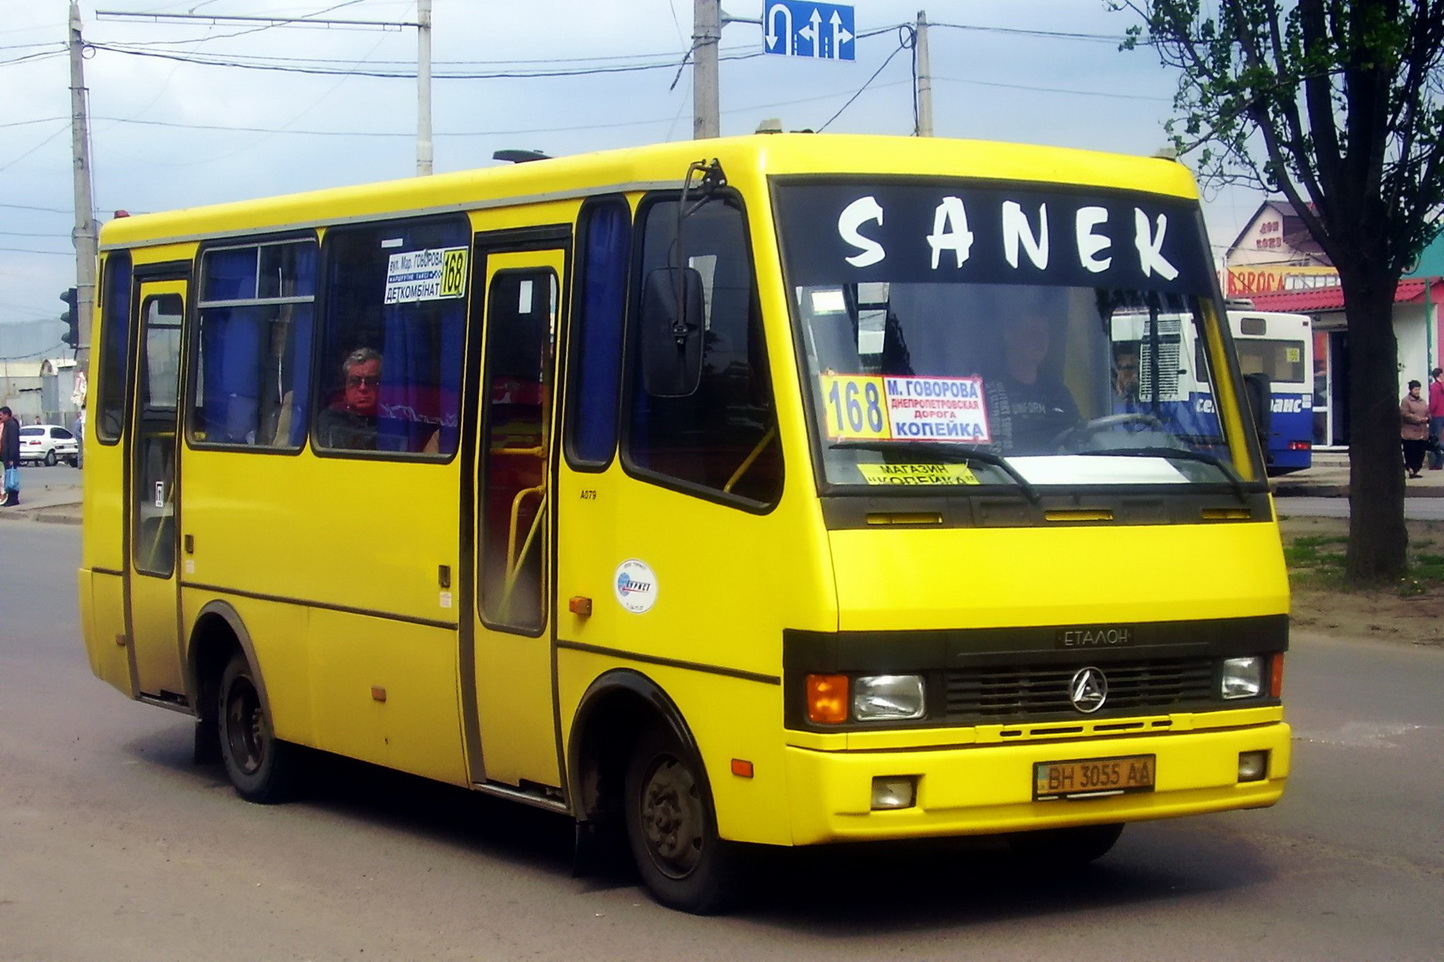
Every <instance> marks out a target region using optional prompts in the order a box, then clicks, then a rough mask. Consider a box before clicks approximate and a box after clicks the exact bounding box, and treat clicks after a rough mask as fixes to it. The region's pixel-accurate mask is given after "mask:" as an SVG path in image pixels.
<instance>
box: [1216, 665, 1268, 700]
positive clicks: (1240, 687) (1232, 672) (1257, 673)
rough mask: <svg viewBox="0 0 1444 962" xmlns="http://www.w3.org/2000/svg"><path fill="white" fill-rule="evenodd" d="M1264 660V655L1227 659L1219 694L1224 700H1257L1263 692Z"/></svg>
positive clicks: (1220, 681)
mask: <svg viewBox="0 0 1444 962" xmlns="http://www.w3.org/2000/svg"><path fill="white" fill-rule="evenodd" d="M1263 678H1264V659H1263V656H1262V655H1250V656H1249V657H1247V658H1225V659H1224V660H1223V675H1222V676H1221V678H1220V679H1219V694H1220V695H1222V696H1223V697H1224V698H1257V697H1258V696H1259V694H1260V693H1262V692H1263Z"/></svg>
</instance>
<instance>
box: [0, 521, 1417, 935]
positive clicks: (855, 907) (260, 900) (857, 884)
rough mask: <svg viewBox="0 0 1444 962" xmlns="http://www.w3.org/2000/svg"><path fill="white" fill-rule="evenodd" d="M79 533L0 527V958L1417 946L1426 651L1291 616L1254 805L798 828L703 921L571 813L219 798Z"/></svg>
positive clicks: (211, 771)
mask: <svg viewBox="0 0 1444 962" xmlns="http://www.w3.org/2000/svg"><path fill="white" fill-rule="evenodd" d="M78 539H79V529H78V528H77V527H74V526H69V525H48V524H40V523H34V522H28V521H15V522H13V523H10V524H5V525H0V564H3V570H4V571H5V572H6V575H5V584H6V588H5V590H4V591H3V592H0V959H4V960H25V962H52V960H66V962H68V960H99V959H104V960H106V962H129V960H135V962H142V960H143V962H155V960H170V959H174V960H182V959H184V960H192V959H205V960H207V962H226V960H245V962H254V960H258V959H264V960H291V959H295V960H301V959H316V960H342V959H344V960H371V962H375V960H393V959H394V960H430V959H507V960H510V959H539V960H552V959H555V960H563V959H566V960H572V959H585V960H588V962H592V960H611V959H617V960H623V959H625V960H628V962H639V960H653V959H670V958H676V959H687V960H689V962H701V960H711V959H717V960H727V962H737V960H754V959H757V960H771V959H779V960H780V959H789V960H796V959H827V960H829V962H831V960H851V959H878V958H895V959H909V960H911V959H932V960H937V959H964V958H967V959H989V960H1005V962H1006V960H1029V962H1034V960H1041V959H1062V958H1067V959H1069V960H1080V962H1091V960H1125V959H1126V960H1205V959H1206V960H1209V962H1225V960H1235V959H1237V960H1247V962H1259V960H1265V959H1267V960H1309V962H1317V960H1325V959H1341V960H1345V959H1346V960H1372V962H1380V960H1416V959H1417V960H1434V959H1437V958H1439V957H1440V955H1441V949H1440V946H1441V944H1444V921H1441V918H1444V915H1441V912H1440V908H1439V906H1440V905H1444V821H1441V819H1440V817H1439V816H1440V812H1441V803H1440V799H1441V797H1444V764H1441V761H1444V749H1441V744H1444V740H1441V734H1444V698H1441V697H1440V692H1441V691H1444V651H1441V650H1439V649H1424V648H1414V647H1409V646H1403V645H1398V644H1392V643H1381V642H1377V641H1373V640H1353V639H1334V638H1328V637H1323V636H1318V635H1311V634H1307V633H1297V634H1296V635H1295V642H1294V649H1293V651H1292V652H1291V653H1290V655H1289V666H1288V671H1287V680H1286V695H1287V696H1288V698H1289V705H1290V707H1289V714H1290V718H1291V720H1292V721H1293V722H1294V724H1295V725H1296V736H1297V737H1296V742H1295V747H1296V756H1295V775H1294V778H1293V780H1292V782H1291V785H1290V788H1289V791H1288V793H1287V794H1286V796H1285V799H1284V801H1283V802H1282V803H1281V804H1280V805H1279V806H1277V807H1276V808H1273V809H1270V810H1268V811H1264V812H1238V813H1229V814H1226V815H1220V816H1208V817H1202V818H1194V819H1186V820H1180V821H1170V822H1157V823H1150V824H1141V825H1134V826H1131V827H1130V828H1129V829H1128V831H1127V832H1125V833H1124V836H1123V839H1122V841H1121V842H1120V843H1119V845H1118V847H1117V848H1116V849H1115V850H1114V851H1113V853H1112V854H1110V855H1109V856H1108V857H1106V858H1105V859H1104V860H1102V861H1101V862H1100V863H1098V864H1097V865H1096V866H1094V867H1093V868H1091V869H1087V870H1082V871H1078V872H1070V873H1060V874H1056V875H1054V874H1046V873H1044V874H1039V873H1037V872H1033V871H1029V870H1027V869H1026V868H1025V867H1024V866H1022V865H1021V864H1020V863H1018V862H1016V861H1014V860H1013V859H1011V858H1009V857H1008V856H1006V855H1004V854H1001V853H999V852H997V851H995V850H993V849H990V848H987V847H985V846H982V847H980V846H976V845H962V844H954V843H941V842H933V843H928V844H920V845H911V846H886V847H866V848H849V849H833V850H826V851H820V852H792V853H785V854H784V855H783V856H782V857H778V858H775V859H772V860H770V861H769V863H768V868H767V871H766V872H765V873H763V875H762V876H761V877H759V879H758V881H757V884H756V887H755V890H754V892H753V897H752V900H751V905H750V906H749V907H748V908H746V909H744V910H743V911H741V912H739V913H738V914H735V915H732V916H729V917H724V918H711V919H702V918H694V917H690V916H686V915H681V914H678V913H675V912H670V911H667V910H665V909H662V908H659V907H657V906H656V905H655V904H653V903H652V902H651V901H650V900H649V899H648V898H647V897H646V895H645V894H644V893H643V892H642V890H641V889H640V888H639V887H638V885H637V884H636V882H635V880H634V879H632V878H630V877H628V876H626V875H625V874H621V875H614V876H608V877H601V878H597V877H590V878H575V877H573V876H572V873H571V861H570V859H571V855H570V843H571V827H570V824H569V823H568V822H567V821H566V820H564V819H560V818H557V817H554V816H551V815H547V814H543V813H540V812H534V811H532V810H529V809H525V808H522V807H517V806H510V805H507V804H505V803H501V802H497V801H494V800H491V799H485V798H480V797H476V796H473V795H471V794H468V793H466V792H464V791H461V790H457V789H451V788H448V787H445V786H438V785H433V784H430V783H426V782H422V781H418V780H415V779H410V778H406V777H401V776H395V775H391V774H388V773H384V772H380V771H377V770H375V769H371V768H369V767H366V766H361V765H354V764H348V763H341V762H338V761H330V762H322V763H318V766H317V772H318V776H319V778H318V781H319V785H318V787H317V788H315V789H314V790H313V791H312V793H311V794H310V796H309V797H308V798H307V799H305V800H303V801H300V802H296V803H292V804H290V805H285V806H278V807H261V806H256V805H250V804H247V803H245V802H242V801H241V800H239V799H238V798H237V797H236V796H235V795H234V794H233V793H232V791H231V789H230V787H229V786H228V784H227V783H226V781H225V776H224V774H223V772H222V771H220V769H219V768H217V767H213V766H202V767H196V766H194V765H192V764H191V761H190V747H191V746H190V734H191V724H190V721H189V719H187V718H186V717H185V716H182V715H178V714H174V713H171V712H167V711H164V710H161V709H157V708H152V707H149V706H144V705H139V704H135V703H132V702H129V701H127V700H126V699H125V698H124V697H123V696H122V695H120V694H119V693H117V692H115V691H113V690H111V689H110V688H108V687H106V686H105V685H103V684H102V683H101V682H99V681H97V680H96V679H94V678H93V677H92V676H91V674H90V671H89V667H88V665H87V664H86V660H85V657H84V654H83V649H82V646H81V644H80V641H79V637H78V624H77V615H76V605H75V600H74V594H75V592H74V567H75V562H76V557H77V554H78V547H77V546H78Z"/></svg>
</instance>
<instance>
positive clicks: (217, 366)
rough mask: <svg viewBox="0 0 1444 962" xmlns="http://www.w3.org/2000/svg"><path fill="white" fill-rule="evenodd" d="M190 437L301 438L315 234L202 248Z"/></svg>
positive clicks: (286, 441)
mask: <svg viewBox="0 0 1444 962" xmlns="http://www.w3.org/2000/svg"><path fill="white" fill-rule="evenodd" d="M200 281H201V283H200V299H199V304H198V309H199V314H200V335H199V337H198V338H197V342H198V346H197V352H198V357H197V359H196V367H195V370H196V377H195V383H194V384H192V385H191V390H192V391H193V392H194V397H193V400H192V403H191V420H190V425H189V428H190V438H191V442H192V443H193V444H228V445H229V444H240V445H249V446H254V447H263V448H290V449H296V448H299V447H300V446H301V441H302V439H303V438H304V437H305V428H306V402H307V398H308V397H309V395H310V384H309V378H310V370H311V329H312V317H313V311H314V305H315V300H316V242H315V240H314V239H304V240H285V241H274V242H267V243H261V244H247V245H245V246H242V247H224V248H212V249H210V250H207V251H206V252H205V253H204V254H202V255H201V277H200Z"/></svg>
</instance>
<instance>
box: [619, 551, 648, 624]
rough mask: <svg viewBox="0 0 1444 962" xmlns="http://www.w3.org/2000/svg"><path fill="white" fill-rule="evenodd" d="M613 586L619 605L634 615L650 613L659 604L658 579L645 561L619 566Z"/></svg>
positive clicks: (633, 560) (632, 560) (631, 561)
mask: <svg viewBox="0 0 1444 962" xmlns="http://www.w3.org/2000/svg"><path fill="white" fill-rule="evenodd" d="M612 585H613V587H614V588H615V589H616V593H617V603H618V604H620V605H621V606H622V607H623V608H625V609H627V610H628V611H630V612H631V613H632V614H634V615H640V614H642V613H644V612H646V611H650V610H651V608H652V605H654V604H656V603H657V577H656V575H654V574H652V569H651V568H650V567H648V565H647V563H646V562H645V561H638V560H637V559H635V558H632V559H629V560H627V561H623V562H622V563H621V564H619V565H618V566H617V572H616V574H615V575H614V576H613V580H612Z"/></svg>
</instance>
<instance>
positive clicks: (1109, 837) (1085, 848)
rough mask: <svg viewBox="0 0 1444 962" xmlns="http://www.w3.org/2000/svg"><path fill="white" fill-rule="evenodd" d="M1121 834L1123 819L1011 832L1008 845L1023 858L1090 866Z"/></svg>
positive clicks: (1064, 865)
mask: <svg viewBox="0 0 1444 962" xmlns="http://www.w3.org/2000/svg"><path fill="white" fill-rule="evenodd" d="M1122 834H1123V825H1122V823H1121V822H1117V823H1110V824H1108V825H1079V826H1077V827H1075V828H1045V829H1043V830H1042V831H1039V832H1018V833H1016V834H1014V835H1009V836H1008V845H1009V846H1010V847H1011V848H1012V849H1013V851H1014V853H1016V854H1017V855H1018V856H1019V857H1021V858H1025V859H1028V860H1029V861H1035V862H1040V863H1046V864H1048V865H1050V866H1057V867H1059V868H1067V867H1068V866H1078V865H1087V864H1088V863H1089V862H1092V861H1094V860H1096V859H1100V858H1102V857H1103V856H1104V855H1107V854H1108V851H1109V849H1111V848H1113V845H1114V843H1116V842H1117V841H1118V836H1120V835H1122Z"/></svg>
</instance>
